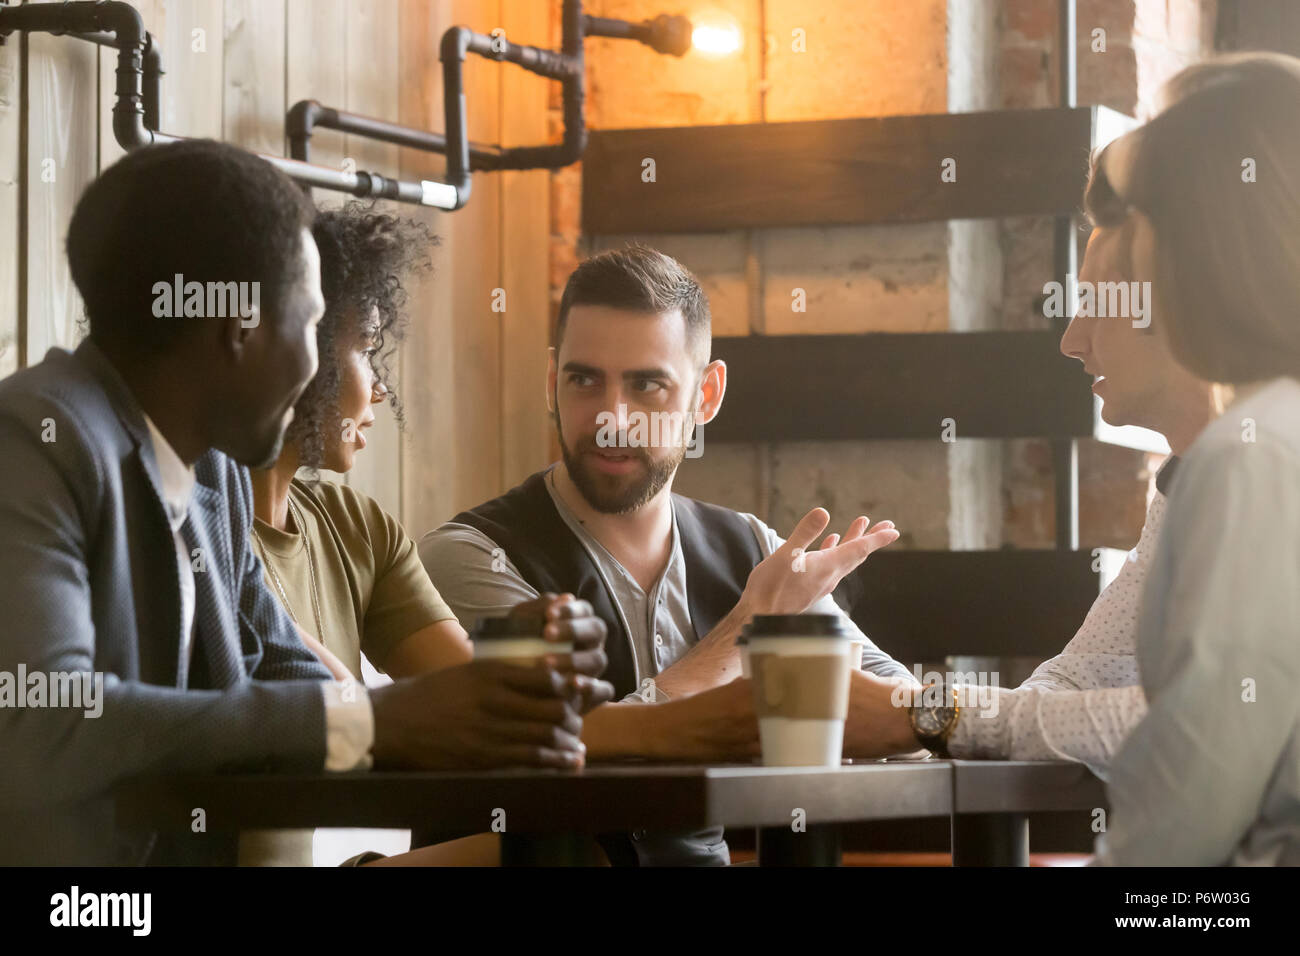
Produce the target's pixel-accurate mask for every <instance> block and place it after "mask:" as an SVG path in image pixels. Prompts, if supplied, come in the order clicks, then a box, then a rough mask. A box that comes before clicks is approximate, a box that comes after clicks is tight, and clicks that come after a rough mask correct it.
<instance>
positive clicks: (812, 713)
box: [745, 614, 855, 767]
mask: <svg viewBox="0 0 1300 956" xmlns="http://www.w3.org/2000/svg"><path fill="white" fill-rule="evenodd" d="M747 637H748V641H747V644H746V645H745V646H746V647H747V649H748V657H749V666H748V669H749V677H750V680H751V681H752V682H753V685H754V708H755V711H756V713H757V715H758V732H759V739H760V743H761V745H762V750H763V763H764V764H765V765H766V766H769V767H810V766H822V767H838V766H839V765H840V757H841V755H842V753H843V749H844V720H845V718H846V717H847V716H848V697H849V671H850V670H851V669H852V666H851V660H850V658H851V653H852V650H851V648H852V647H853V645H854V644H855V642H853V641H850V640H848V632H847V629H845V628H844V626H843V622H842V621H841V620H840V619H839V618H838V617H836V616H834V615H828V614H796V615H759V616H756V617H755V618H754V620H753V621H752V622H751V624H750V626H749V629H748V635H747Z"/></svg>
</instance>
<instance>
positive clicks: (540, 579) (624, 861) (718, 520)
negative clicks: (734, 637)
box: [452, 471, 763, 866]
mask: <svg viewBox="0 0 1300 956" xmlns="http://www.w3.org/2000/svg"><path fill="white" fill-rule="evenodd" d="M672 502H673V514H674V515H675V516H676V519H677V534H678V538H679V539H680V541H681V545H682V556H683V558H684V559H685V564H686V593H687V603H688V606H689V610H690V616H691V624H692V625H693V626H694V628H695V637H696V639H697V640H698V639H699V638H701V637H703V636H704V635H706V634H708V633H709V631H711V630H713V628H714V627H715V626H716V625H717V624H718V622H719V621H721V620H722V619H723V618H724V617H726V615H727V614H728V613H729V612H730V611H731V609H732V608H733V607H735V606H736V602H737V601H739V600H740V593H741V591H743V590H744V588H745V582H746V581H747V580H748V579H749V572H750V571H752V570H753V569H754V566H755V565H757V564H758V563H759V561H761V560H762V559H763V554H762V552H761V551H760V550H759V547H758V540H757V539H756V538H755V536H754V531H753V529H752V528H751V527H750V526H749V525H748V524H746V523H745V520H744V519H743V518H741V517H740V515H738V514H736V512H734V511H729V510H728V509H726V508H720V507H718V506H717V505H709V504H704V503H703V502H700V501H695V500H693V499H691V498H685V497H683V496H681V495H673V496H672ZM452 520H453V521H455V522H456V523H458V524H466V525H469V526H470V527H472V528H476V529H478V530H479V531H481V532H482V533H483V534H485V535H487V536H488V537H489V538H491V539H492V541H493V542H495V543H496V544H497V546H498V547H500V548H501V550H503V551H504V552H505V553H506V555H507V556H508V557H509V558H510V560H511V562H512V563H513V564H514V566H515V567H516V568H517V569H518V570H519V573H520V574H521V575H523V578H524V580H525V581H527V582H528V583H529V584H530V585H532V586H533V587H534V588H536V589H537V590H538V591H541V592H546V591H554V592H556V593H564V592H566V591H567V592H569V593H571V594H573V595H574V596H575V597H579V598H582V599H583V600H585V601H587V602H589V603H590V604H591V606H592V609H593V610H594V611H595V613H596V615H597V616H598V617H600V618H601V619H602V620H604V622H605V625H606V627H607V628H608V629H609V631H608V636H607V637H606V639H605V651H606V653H607V654H608V655H609V667H608V668H607V669H606V670H605V673H604V675H603V676H604V678H605V679H606V680H608V681H609V682H610V683H612V684H613V685H614V690H615V692H616V696H615V698H614V699H615V700H618V699H620V698H622V697H624V696H626V695H627V694H630V693H632V692H633V691H635V690H637V686H636V666H635V663H634V660H635V657H634V651H633V649H632V636H631V635H630V634H629V633H628V632H627V630H626V629H625V628H624V627H623V618H622V615H620V614H618V613H617V611H616V610H615V600H614V595H613V594H611V593H610V591H609V589H608V588H607V587H606V586H605V582H604V579H602V578H601V576H600V572H599V570H598V569H597V568H596V564H595V562H594V561H592V559H591V556H590V555H589V554H588V553H587V549H586V548H584V547H583V546H582V542H581V541H579V540H578V538H577V536H576V535H574V533H573V532H572V531H570V530H569V526H568V525H567V524H565V523H564V519H563V518H561V517H560V513H559V512H558V511H557V510H556V509H555V502H554V501H552V500H551V494H550V492H549V491H547V490H546V472H544V471H542V472H538V473H537V474H535V475H533V476H532V477H530V478H528V479H527V480H526V481H524V483H523V484H522V485H519V486H518V487H517V488H513V489H511V490H510V491H507V492H506V493H505V494H504V495H502V496H501V497H500V498H495V499H493V500H492V501H489V502H487V503H486V504H482V505H479V506H478V507H477V508H475V509H473V510H472V511H464V512H461V513H460V514H458V515H457V516H456V517H455V518H453V519H452ZM598 841H599V842H600V845H601V846H602V847H603V848H604V850H605V853H606V854H607V855H608V856H609V859H610V862H611V863H613V864H614V865H615V866H636V865H641V866H648V865H657V866H683V865H699V866H708V865H718V864H726V863H727V862H729V860H730V854H729V853H728V851H727V844H726V841H725V840H724V839H723V832H722V829H721V828H720V827H713V828H710V829H707V830H700V831H695V832H692V833H666V832H656V831H645V830H637V831H635V832H634V833H631V834H622V833H607V834H601V835H600V836H599V837H598Z"/></svg>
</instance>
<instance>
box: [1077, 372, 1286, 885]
mask: <svg viewBox="0 0 1300 956" xmlns="http://www.w3.org/2000/svg"><path fill="white" fill-rule="evenodd" d="M1138 670H1139V672H1140V674H1141V678H1142V686H1143V688H1144V689H1145V691H1146V696H1147V706H1148V711H1147V715H1146V718H1145V719H1144V720H1143V721H1142V722H1141V723H1140V724H1138V726H1137V727H1136V728H1135V729H1134V730H1133V732H1132V734H1130V736H1129V738H1128V740H1127V742H1126V743H1125V744H1124V746H1123V747H1122V748H1121V749H1120V751H1119V753H1118V754H1117V755H1116V756H1115V759H1114V760H1113V761H1112V763H1111V770H1110V800H1111V807H1112V810H1111V814H1110V819H1109V821H1108V829H1107V832H1106V833H1104V834H1103V836H1102V837H1101V838H1100V839H1099V841H1098V853H1099V856H1098V862H1101V863H1116V864H1125V865H1150V864H1159V865H1168V866H1215V865H1219V864H1223V863H1231V864H1283V865H1292V866H1295V865H1300V383H1297V382H1296V381H1295V380H1294V379H1289V378H1283V379H1276V380H1274V381H1272V382H1269V383H1266V384H1264V385H1262V386H1260V387H1255V388H1251V389H1249V390H1245V391H1244V393H1243V391H1241V390H1239V393H1238V398H1237V401H1236V402H1234V404H1233V405H1232V406H1230V407H1229V409H1228V410H1227V411H1226V412H1225V413H1224V414H1223V416H1222V417H1220V418H1219V419H1218V420H1217V421H1215V422H1214V423H1212V424H1211V425H1210V426H1209V427H1208V428H1206V430H1205V431H1204V432H1202V433H1201V435H1200V436H1199V437H1198V438H1197V439H1196V441H1195V442H1194V443H1193V445H1192V447H1191V449H1190V450H1189V452H1188V454H1187V456H1186V458H1185V459H1184V460H1183V463H1182V466H1181V468H1180V470H1179V473H1178V478H1177V480H1176V481H1175V482H1174V486H1173V489H1172V493H1171V494H1170V497H1169V513H1168V515H1167V516H1166V517H1165V524H1164V529H1163V531H1162V533H1161V538H1160V544H1159V547H1158V548H1157V550H1156V555H1155V558H1154V560H1153V561H1152V564H1151V568H1150V570H1149V572H1148V576H1147V585H1146V590H1145V592H1144V594H1143V604H1142V613H1141V617H1140V619H1139V623H1138Z"/></svg>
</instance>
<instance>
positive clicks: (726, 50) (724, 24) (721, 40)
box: [691, 14, 740, 56]
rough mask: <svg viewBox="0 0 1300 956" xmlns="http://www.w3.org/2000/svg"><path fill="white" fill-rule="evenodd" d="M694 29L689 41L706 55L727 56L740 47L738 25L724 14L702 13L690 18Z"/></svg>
mask: <svg viewBox="0 0 1300 956" xmlns="http://www.w3.org/2000/svg"><path fill="white" fill-rule="evenodd" d="M691 21H692V23H693V24H694V26H695V29H694V30H693V31H692V33H691V42H692V44H694V46H695V49H696V50H698V51H699V52H700V53H703V54H705V55H706V56H729V55H730V54H732V53H735V52H736V51H737V50H739V49H740V27H739V26H738V25H737V24H736V21H735V20H734V19H732V18H731V17H729V16H727V15H725V14H704V15H703V16H699V15H697V16H693V17H692V18H691Z"/></svg>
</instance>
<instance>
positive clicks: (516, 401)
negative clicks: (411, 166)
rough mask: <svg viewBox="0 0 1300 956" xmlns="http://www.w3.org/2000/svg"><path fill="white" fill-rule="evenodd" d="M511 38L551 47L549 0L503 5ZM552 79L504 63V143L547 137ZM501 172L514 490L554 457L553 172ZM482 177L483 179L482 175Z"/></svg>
mask: <svg viewBox="0 0 1300 956" xmlns="http://www.w3.org/2000/svg"><path fill="white" fill-rule="evenodd" d="M501 12H502V15H503V16H504V18H505V19H504V22H503V23H502V26H503V27H504V29H505V31H506V36H507V37H508V38H509V39H510V40H511V41H513V42H515V43H527V44H530V45H532V46H540V47H545V46H547V45H548V43H547V26H548V19H549V14H550V11H549V10H548V9H547V5H546V4H541V3H526V4H525V3H507V4H502V11H501ZM547 95H548V89H547V81H546V80H544V79H542V78H541V77H538V76H534V75H533V74H531V73H527V72H525V71H524V70H521V69H518V68H516V67H513V66H504V67H502V74H501V110H502V113H501V144H502V145H503V146H507V147H509V146H526V145H535V144H537V143H542V142H545V141H546V132H547V130H546V101H547ZM500 175H501V191H502V200H501V217H502V223H501V287H502V288H503V289H505V290H506V295H507V299H506V311H505V312H503V313H500V315H499V316H498V318H499V320H500V327H501V417H502V421H501V486H502V488H510V487H512V486H514V485H516V484H518V483H519V482H521V481H522V480H523V479H524V478H526V477H527V476H528V475H530V474H532V473H533V472H534V471H537V470H538V469H540V468H542V467H543V466H544V465H545V464H546V463H547V461H548V458H549V452H550V436H551V434H552V432H553V430H554V429H553V426H552V425H551V420H550V416H549V415H548V414H547V411H546V402H545V400H544V398H543V396H544V395H545V389H546V346H547V344H548V340H549V333H550V301H551V298H550V248H551V245H550V231H551V230H550V208H551V205H550V181H551V177H550V173H549V172H548V171H546V170H541V169H534V170H508V171H506V172H504V173H502V174H500ZM480 178H481V177H480Z"/></svg>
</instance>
